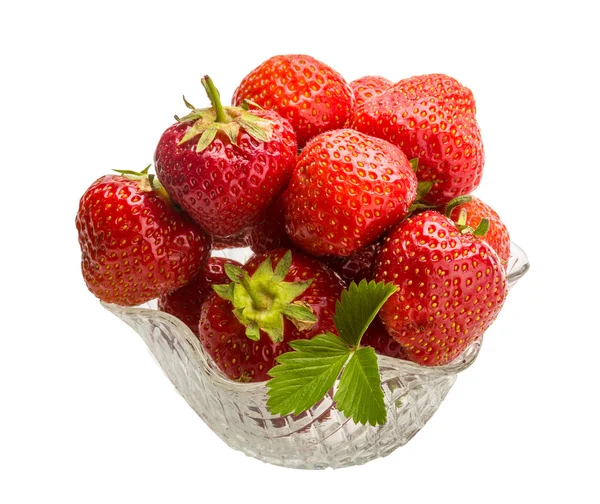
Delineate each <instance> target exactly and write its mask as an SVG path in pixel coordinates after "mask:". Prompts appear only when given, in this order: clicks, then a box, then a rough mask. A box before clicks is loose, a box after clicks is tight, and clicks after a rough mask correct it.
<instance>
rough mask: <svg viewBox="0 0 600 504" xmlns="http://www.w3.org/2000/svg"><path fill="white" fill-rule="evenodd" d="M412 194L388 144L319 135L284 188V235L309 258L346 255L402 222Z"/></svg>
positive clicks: (404, 163)
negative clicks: (308, 255)
mask: <svg viewBox="0 0 600 504" xmlns="http://www.w3.org/2000/svg"><path fill="white" fill-rule="evenodd" d="M416 190H417V179H416V176H415V174H414V172H413V170H412V168H411V165H410V163H409V161H408V159H407V158H406V156H405V155H404V154H403V153H402V151H401V150H400V149H398V148H397V147H395V146H394V145H392V144H390V143H388V142H386V141H384V140H381V139H378V138H374V137H370V136H368V135H365V134H363V133H360V132H357V131H354V130H351V129H341V130H335V131H328V132H325V133H321V134H320V135H318V136H317V137H315V138H313V139H312V140H311V141H310V142H309V143H308V144H307V145H306V147H305V148H304V150H303V151H302V153H301V154H300V156H299V158H298V164H297V167H296V170H295V171H294V173H293V175H292V179H291V181H290V185H289V186H288V189H287V201H286V205H287V206H286V223H287V231H288V234H289V236H290V238H291V239H292V241H293V242H294V243H295V244H296V245H297V246H299V247H300V248H302V249H304V250H306V251H308V252H310V253H311V254H314V255H336V256H348V255H350V254H351V253H352V252H354V251H355V250H357V249H359V248H361V247H364V246H366V245H369V244H371V243H373V242H374V241H376V240H377V239H378V238H379V237H380V236H381V235H382V234H383V233H384V232H385V231H386V230H387V229H388V228H390V227H391V226H393V225H394V224H396V223H397V222H399V221H400V220H401V219H402V218H404V216H405V215H406V214H407V212H408V210H409V207H410V205H411V204H412V202H413V200H414V199H415V196H416Z"/></svg>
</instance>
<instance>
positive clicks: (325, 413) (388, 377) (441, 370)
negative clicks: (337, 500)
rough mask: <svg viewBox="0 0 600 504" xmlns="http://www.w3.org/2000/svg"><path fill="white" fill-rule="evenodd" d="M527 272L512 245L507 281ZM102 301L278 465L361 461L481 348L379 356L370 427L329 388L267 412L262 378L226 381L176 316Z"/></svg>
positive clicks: (221, 430)
mask: <svg viewBox="0 0 600 504" xmlns="http://www.w3.org/2000/svg"><path fill="white" fill-rule="evenodd" d="M528 269H529V261H528V259H527V255H526V254H525V253H524V252H523V250H521V249H520V248H519V247H518V246H517V245H515V244H514V243H513V244H511V258H510V261H509V264H508V286H509V288H511V287H513V286H514V284H515V283H516V282H517V280H519V278H521V277H522V276H523V275H524V274H525V273H526V272H527V270H528ZM102 305H103V306H104V307H105V308H106V309H107V310H108V311H110V312H111V313H113V314H114V315H116V316H117V317H119V318H120V319H121V320H123V321H124V322H126V323H127V324H128V325H129V326H131V327H132V328H133V329H135V331H136V332H137V333H138V334H139V335H140V336H141V337H142V339H143V340H144V341H145V342H146V344H147V345H148V348H149V349H150V351H151V352H152V354H153V355H154V357H155V358H156V360H157V361H158V363H159V365H160V366H161V368H162V369H163V371H164V372H165V373H166V375H167V376H168V377H169V379H170V380H171V381H172V382H173V384H174V385H175V387H176V388H177V390H178V391H179V393H180V394H181V395H182V396H183V397H184V399H185V400H186V401H187V402H188V404H189V405H190V406H191V407H192V408H193V409H194V411H195V412H196V413H197V414H198V415H199V416H200V418H202V420H204V422H205V423H206V424H207V425H208V426H209V427H210V428H211V429H212V430H213V431H214V432H215V433H216V434H217V435H218V436H219V437H220V438H221V439H223V441H225V442H226V443H227V444H228V445H229V446H230V447H231V448H234V449H237V450H241V451H242V452H244V453H245V454H247V455H249V456H252V457H255V458H257V459H259V460H262V461H264V462H268V463H271V464H276V465H280V466H285V467H294V468H302V469H323V468H326V467H334V468H339V467H347V466H352V465H357V464H364V463H365V462H368V461H369V460H372V459H375V458H378V457H384V456H386V455H388V454H390V453H391V452H393V451H394V450H395V449H396V448H398V447H399V446H402V445H404V444H406V443H407V442H408V441H409V440H410V439H411V438H412V437H413V436H414V435H415V434H416V433H417V432H419V430H420V429H421V428H422V427H423V426H424V425H425V423H426V422H427V421H428V420H429V419H430V418H431V416H432V415H433V414H434V413H435V411H436V410H437V408H438V407H439V406H440V404H441V403H442V401H443V400H444V398H445V397H446V394H447V393H448V391H449V390H450V388H451V387H452V385H454V382H455V381H456V376H457V374H458V373H459V372H461V371H463V370H465V369H466V368H467V367H469V366H470V365H471V364H472V363H473V361H474V360H475V358H476V357H477V354H478V353H479V349H480V347H481V339H479V340H478V341H475V342H473V343H472V344H471V345H470V346H469V347H468V348H467V349H466V350H465V351H464V352H463V353H462V354H461V355H460V356H459V357H458V358H457V359H455V360H454V361H452V362H451V363H450V364H447V365H444V366H438V367H424V366H420V365H418V364H414V363H410V362H406V361H403V360H399V359H394V358H390V357H385V356H378V360H379V368H380V371H381V377H382V378H381V382H382V388H383V391H384V395H385V403H386V407H387V422H386V423H385V424H384V425H380V426H377V427H373V426H371V425H360V424H356V423H354V421H352V420H350V419H348V418H345V417H344V415H343V414H342V413H340V412H339V411H338V410H337V408H336V405H335V403H334V402H333V399H332V397H333V390H332V391H330V393H329V394H328V395H327V396H325V398H323V399H322V400H321V401H319V402H318V403H317V404H316V405H315V406H314V407H313V408H311V409H310V410H308V411H306V412H304V413H302V414H300V415H298V416H294V415H287V416H280V415H273V414H271V413H270V412H269V410H268V409H267V407H266V402H267V387H266V385H265V382H260V383H238V382H234V381H231V380H229V379H228V378H227V377H226V376H225V375H224V374H222V373H221V371H220V370H219V369H218V368H217V367H216V365H215V364H214V362H213V361H212V359H211V358H210V357H209V356H208V354H207V353H206V352H205V351H204V348H203V346H202V345H201V343H200V342H199V340H198V338H197V337H196V336H195V335H194V334H193V333H192V331H190V329H189V328H188V327H187V326H186V325H185V324H184V323H183V322H181V321H180V320H179V319H177V318H175V317H173V316H171V315H169V314H167V313H164V312H162V311H159V310H157V309H156V308H155V306H156V304H155V303H152V302H151V303H148V304H147V305H144V306H139V307H131V308H129V307H122V306H117V305H112V304H107V303H102Z"/></svg>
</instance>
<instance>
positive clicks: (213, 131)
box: [196, 124, 219, 152]
mask: <svg viewBox="0 0 600 504" xmlns="http://www.w3.org/2000/svg"><path fill="white" fill-rule="evenodd" d="M218 129H219V128H217V127H216V126H215V125H214V124H211V125H210V126H209V127H208V128H206V129H205V130H204V133H202V136H201V137H200V140H198V144H197V145H196V152H202V151H203V150H204V149H206V148H207V147H208V146H209V145H210V144H211V143H212V141H213V140H214V139H215V136H217V130H218Z"/></svg>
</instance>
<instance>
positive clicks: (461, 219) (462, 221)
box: [445, 194, 490, 237]
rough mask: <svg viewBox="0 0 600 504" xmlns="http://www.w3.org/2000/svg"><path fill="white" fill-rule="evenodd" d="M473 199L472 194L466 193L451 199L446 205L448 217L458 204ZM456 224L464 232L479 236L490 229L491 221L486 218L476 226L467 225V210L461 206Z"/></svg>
mask: <svg viewBox="0 0 600 504" xmlns="http://www.w3.org/2000/svg"><path fill="white" fill-rule="evenodd" d="M472 199H473V197H472V196H470V195H469V194H465V195H464V196H457V197H456V198H454V199H453V200H450V201H449V202H448V204H447V205H446V212H445V213H446V217H448V218H449V219H450V218H451V217H450V216H451V215H452V211H453V210H454V209H455V208H456V207H457V206H460V205H463V204H464V203H468V202H469V201H471V200H472ZM455 224H456V227H457V228H458V230H459V231H460V232H461V233H462V234H472V235H474V236H479V237H482V236H484V235H485V234H486V233H487V232H488V230H489V229H490V221H489V219H485V218H483V219H481V221H480V222H479V224H478V225H477V227H476V228H472V227H471V226H469V225H467V210H466V209H464V208H461V210H460V212H459V214H458V219H457V220H456V221H455Z"/></svg>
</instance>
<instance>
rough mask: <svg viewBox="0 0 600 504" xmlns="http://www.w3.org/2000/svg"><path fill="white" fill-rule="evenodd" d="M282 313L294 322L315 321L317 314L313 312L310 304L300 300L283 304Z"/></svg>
mask: <svg viewBox="0 0 600 504" xmlns="http://www.w3.org/2000/svg"><path fill="white" fill-rule="evenodd" d="M282 313H283V314H284V315H285V316H286V317H287V318H289V319H290V320H291V321H292V322H294V323H295V322H309V323H311V322H312V323H315V322H316V321H317V316H316V315H315V314H314V313H313V311H312V309H311V307H310V305H309V304H307V303H303V302H301V301H297V302H295V303H290V304H289V305H286V306H284V307H283V310H282Z"/></svg>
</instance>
